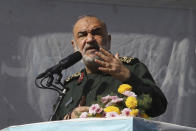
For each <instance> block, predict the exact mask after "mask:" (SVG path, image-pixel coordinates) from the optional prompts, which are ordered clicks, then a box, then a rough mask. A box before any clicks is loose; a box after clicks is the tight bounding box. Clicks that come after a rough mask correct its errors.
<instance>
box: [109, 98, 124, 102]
mask: <svg viewBox="0 0 196 131" xmlns="http://www.w3.org/2000/svg"><path fill="white" fill-rule="evenodd" d="M121 101H123V98H116V99H113V100H112V101H111V102H112V103H118V102H121Z"/></svg>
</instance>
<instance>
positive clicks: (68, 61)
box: [36, 51, 82, 79]
mask: <svg viewBox="0 0 196 131" xmlns="http://www.w3.org/2000/svg"><path fill="white" fill-rule="evenodd" d="M81 59H82V54H81V53H80V52H79V51H77V52H74V53H73V54H71V55H69V56H67V57H66V58H64V59H62V60H60V61H59V63H58V64H57V65H55V66H52V67H50V68H49V69H47V70H46V71H45V72H43V73H41V74H39V75H38V76H37V77H36V79H40V78H43V77H48V76H50V75H53V74H58V73H60V72H61V71H62V70H64V69H67V68H69V67H70V66H72V65H74V64H75V63H77V62H78V61H79V60H81Z"/></svg>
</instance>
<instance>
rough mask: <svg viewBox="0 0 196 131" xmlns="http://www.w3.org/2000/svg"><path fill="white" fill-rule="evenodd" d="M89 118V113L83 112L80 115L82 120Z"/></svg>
mask: <svg viewBox="0 0 196 131" xmlns="http://www.w3.org/2000/svg"><path fill="white" fill-rule="evenodd" d="M87 117H88V112H82V114H81V115H80V118H87Z"/></svg>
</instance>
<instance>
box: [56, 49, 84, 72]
mask: <svg viewBox="0 0 196 131" xmlns="http://www.w3.org/2000/svg"><path fill="white" fill-rule="evenodd" d="M81 59H82V54H81V53H80V52H79V51H76V52H74V53H73V54H71V55H69V56H67V57H66V58H64V59H62V60H60V61H59V64H60V65H61V66H62V68H63V69H66V68H68V67H70V66H72V65H74V64H75V63H77V62H78V61H79V60H81Z"/></svg>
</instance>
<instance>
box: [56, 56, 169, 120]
mask: <svg viewBox="0 0 196 131" xmlns="http://www.w3.org/2000/svg"><path fill="white" fill-rule="evenodd" d="M120 59H121V61H122V62H123V63H124V65H125V66H126V67H127V68H128V69H129V70H130V72H131V76H130V78H128V79H127V80H126V81H124V82H121V81H119V80H116V79H115V78H113V77H112V76H111V75H109V74H105V73H92V74H87V73H86V71H85V69H83V70H82V71H81V72H79V73H76V74H74V75H72V76H71V77H68V78H67V79H66V81H65V85H66V87H67V88H68V90H67V93H66V95H65V97H64V98H63V101H62V103H61V105H60V108H59V110H57V113H56V114H55V117H54V118H55V120H61V119H63V118H64V116H65V115H66V114H67V113H69V112H71V111H72V110H73V109H74V108H76V107H77V106H78V105H79V103H80V102H81V98H82V96H85V98H86V101H85V105H86V106H90V105H91V104H92V103H93V102H95V101H96V98H97V96H98V95H101V96H106V95H108V94H111V92H113V93H117V89H118V87H119V85H120V84H130V85H131V86H132V87H133V91H134V92H135V93H136V94H137V95H141V94H142V93H145V94H150V96H151V97H152V105H151V108H150V109H149V110H148V111H147V114H148V115H149V116H151V117H155V116H158V115H160V114H162V113H163V112H165V110H166V107H167V100H166V98H165V96H164V94H163V93H162V91H161V90H160V89H159V88H158V87H157V86H156V84H155V82H154V80H153V78H152V76H151V74H150V73H149V71H148V69H147V67H146V66H145V65H144V64H143V63H141V62H140V61H139V60H138V59H137V58H129V57H121V58H120Z"/></svg>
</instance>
